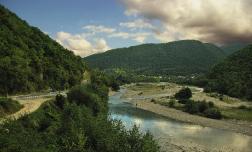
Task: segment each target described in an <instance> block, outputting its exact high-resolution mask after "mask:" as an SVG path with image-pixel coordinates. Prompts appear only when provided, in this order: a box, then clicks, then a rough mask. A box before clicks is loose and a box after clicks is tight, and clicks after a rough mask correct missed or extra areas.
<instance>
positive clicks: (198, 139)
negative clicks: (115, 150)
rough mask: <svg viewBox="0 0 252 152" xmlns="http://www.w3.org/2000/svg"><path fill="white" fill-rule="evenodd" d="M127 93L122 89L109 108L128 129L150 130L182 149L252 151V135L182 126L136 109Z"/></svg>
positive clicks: (113, 115) (184, 124)
mask: <svg viewBox="0 0 252 152" xmlns="http://www.w3.org/2000/svg"><path fill="white" fill-rule="evenodd" d="M124 92H125V90H124V89H122V90H120V92H118V93H116V94H115V95H113V96H111V97H110V99H109V108H110V113H111V118H112V119H120V120H121V121H122V122H123V123H124V125H125V126H126V128H128V129H129V128H131V127H132V126H133V125H134V124H136V125H137V126H139V127H140V130H141V131H143V132H145V131H147V130H149V131H150V132H151V133H152V134H153V135H154V137H155V138H156V139H158V140H163V141H166V142H172V141H173V142H181V143H177V144H176V145H179V146H182V145H183V144H185V145H188V144H189V145H191V147H193V146H192V145H194V146H195V148H196V147H200V149H201V150H203V151H233V152H236V151H237V152H239V151H240V152H252V137H251V136H246V135H243V134H239V133H234V132H230V131H225V130H220V129H213V128H209V127H202V126H199V125H192V124H188V123H182V122H178V121H174V120H171V119H168V118H165V117H162V116H160V115H157V114H155V113H152V112H149V111H145V110H141V109H138V108H135V107H134V106H133V105H131V104H129V103H126V102H124V101H125V99H121V96H122V94H123V93H124ZM161 146H162V145H161ZM163 146H164V145H163ZM183 147H184V146H183ZM189 147H190V146H189ZM163 149H164V148H163ZM185 149H186V148H185ZM195 151H196V150H195Z"/></svg>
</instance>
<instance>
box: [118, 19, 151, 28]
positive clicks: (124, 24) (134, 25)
mask: <svg viewBox="0 0 252 152" xmlns="http://www.w3.org/2000/svg"><path fill="white" fill-rule="evenodd" d="M119 25H120V26H122V27H126V28H129V29H131V30H136V29H152V28H153V26H152V24H150V23H148V22H146V21H144V20H142V19H136V20H134V21H131V22H121V23H119Z"/></svg>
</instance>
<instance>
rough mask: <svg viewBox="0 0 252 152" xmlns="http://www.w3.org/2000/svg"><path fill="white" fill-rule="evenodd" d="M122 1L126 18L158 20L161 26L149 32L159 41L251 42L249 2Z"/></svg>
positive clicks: (236, 0)
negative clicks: (152, 32) (127, 16)
mask: <svg viewBox="0 0 252 152" xmlns="http://www.w3.org/2000/svg"><path fill="white" fill-rule="evenodd" d="M122 2H123V4H124V5H125V6H126V11H125V14H126V15H129V16H136V17H140V18H143V19H146V20H150V21H154V20H155V21H159V22H160V23H161V27H157V28H156V29H155V30H153V31H154V34H155V37H156V38H157V39H159V40H161V41H172V40H177V39H198V40H202V41H207V42H215V43H221V44H224V43H232V42H249V41H250V42H251V41H252V28H251V25H252V15H251V14H252V9H251V8H252V1H251V0H122ZM124 25H125V26H126V24H124ZM127 25H129V24H127ZM130 25H131V26H133V24H130Z"/></svg>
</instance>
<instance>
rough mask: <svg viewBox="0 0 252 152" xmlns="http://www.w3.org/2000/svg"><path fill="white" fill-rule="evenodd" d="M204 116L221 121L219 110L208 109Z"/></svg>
mask: <svg viewBox="0 0 252 152" xmlns="http://www.w3.org/2000/svg"><path fill="white" fill-rule="evenodd" d="M204 114H205V116H206V117H208V118H212V119H221V118H222V115H221V112H220V110H219V109H217V108H209V109H207V110H206V111H205V112H204Z"/></svg>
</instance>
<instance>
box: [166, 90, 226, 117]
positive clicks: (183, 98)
mask: <svg viewBox="0 0 252 152" xmlns="http://www.w3.org/2000/svg"><path fill="white" fill-rule="evenodd" d="M191 97H192V91H191V90H190V89H189V88H182V89H181V90H179V91H178V92H177V93H176V94H175V95H174V98H176V99H177V101H175V100H174V99H172V100H170V101H169V102H168V104H165V105H168V106H169V107H171V108H176V109H178V110H183V111H185V112H187V113H190V114H196V115H200V116H204V117H208V118H212V119H221V118H222V114H221V111H220V110H219V109H218V108H217V107H216V106H215V105H214V103H213V102H206V101H194V100H191V99H190V98H191ZM176 102H177V104H176Z"/></svg>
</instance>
